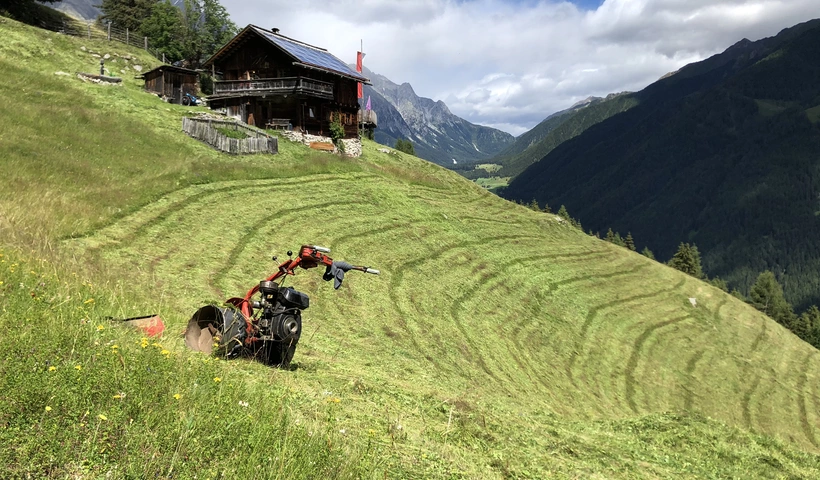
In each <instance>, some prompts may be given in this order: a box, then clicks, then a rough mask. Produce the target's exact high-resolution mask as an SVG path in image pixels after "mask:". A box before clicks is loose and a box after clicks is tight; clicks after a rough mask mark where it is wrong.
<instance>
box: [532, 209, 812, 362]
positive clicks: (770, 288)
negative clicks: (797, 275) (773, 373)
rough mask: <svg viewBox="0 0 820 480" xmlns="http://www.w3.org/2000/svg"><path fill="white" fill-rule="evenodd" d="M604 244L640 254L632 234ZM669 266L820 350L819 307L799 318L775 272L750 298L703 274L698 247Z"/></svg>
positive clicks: (683, 249) (683, 250)
mask: <svg viewBox="0 0 820 480" xmlns="http://www.w3.org/2000/svg"><path fill="white" fill-rule="evenodd" d="M526 206H527V207H529V208H530V209H532V210H535V211H538V212H544V213H552V209H550V206H549V205H545V206H544V208H543V209H542V208H541V207H540V206H539V204H538V201H536V200H533V201H532V202H531V203H529V204H528V205H526ZM556 215H558V216H559V217H561V218H562V219H563V220H564V221H566V222H567V223H568V224H570V225H572V226H573V227H575V228H577V229H579V230H581V231H582V232H583V231H584V230H583V227H582V226H581V221H580V220H577V219H575V218H572V217H571V216H570V215H569V212H568V211H567V208H566V207H565V206H564V205H561V207H560V208H559V209H558V212H557V213H556ZM587 233H588V234H589V235H590V236H594V237H596V238H601V235H600V234H599V233H598V232H593V231H591V230H590V231H589V232H587ZM603 240H606V241H608V242H610V243H614V244H615V245H618V246H620V247H623V248H626V249H628V250H631V251H633V252H637V247H636V245H635V239H634V238H632V233H631V232H627V234H626V237H622V236H621V235H620V234H619V233H618V232H613V231H612V229H611V228H610V229H608V230H607V232H606V235H605V236H604V237H603ZM640 253H641V254H642V255H644V256H645V257H647V258H649V259H652V260H655V261H658V260H657V259H656V258H655V255H654V254H653V253H652V251H651V250H650V249H649V247H644V249H643V250H642V251H641V252H640ZM666 264H667V265H669V266H670V267H672V268H674V269H676V270H679V271H681V272H684V273H686V274H688V275H691V276H693V277H695V278H698V279H700V280H703V281H705V282H708V283H710V284H711V285H713V286H715V287H717V288H719V289H721V290H723V291H724V292H727V293H729V294H731V295H732V296H734V297H737V298H738V299H740V300H743V301H744V302H746V303H748V304H750V305H752V306H753V307H754V308H756V309H757V310H759V311H760V312H762V313H764V314H765V315H767V316H768V317H769V318H771V319H772V320H774V321H776V322H777V323H779V324H781V325H783V326H784V327H786V328H787V329H789V330H790V331H791V332H792V333H794V334H795V335H797V336H798V337H799V338H800V339H801V340H803V341H805V342H807V343H809V344H811V345H812V346H814V347H815V348H817V349H820V308H818V307H817V306H816V305H812V306H810V307H809V308H808V309H806V310H805V311H804V312H802V313H801V314H799V315H798V314H797V313H795V311H794V308H793V307H792V305H791V304H790V303H789V302H788V301H787V300H786V297H785V296H784V295H783V287H782V285H780V283H779V282H778V281H777V278H776V277H775V274H774V273H773V272H772V271H770V270H765V271H763V272H761V273H760V274H759V275H758V276H757V279H756V280H755V282H754V283H753V284H752V286H751V288H750V290H749V295H748V297H747V296H746V295H744V294H743V293H742V292H741V291H739V290H738V289H737V288H733V289H731V291H730V289H729V284H728V283H727V282H726V281H725V280H723V279H721V278H720V277H714V278H712V279H710V278H709V277H708V276H707V275H706V274H705V273H704V272H703V268H702V266H701V254H700V251H699V250H698V247H697V246H696V245H695V244H690V243H684V242H681V243H680V245H679V246H678V249H677V251H676V252H675V254H674V255H673V256H672V258H670V259H669V261H667V262H666Z"/></svg>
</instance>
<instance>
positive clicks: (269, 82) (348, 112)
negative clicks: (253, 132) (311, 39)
mask: <svg viewBox="0 0 820 480" xmlns="http://www.w3.org/2000/svg"><path fill="white" fill-rule="evenodd" d="M204 68H207V69H211V70H212V71H213V72H214V73H215V77H216V79H215V80H214V89H213V95H210V96H209V97H208V105H209V106H210V107H211V108H212V109H220V110H224V111H225V113H226V114H227V115H229V116H232V117H235V118H237V119H239V120H241V121H243V122H246V123H248V124H250V125H255V126H257V127H260V128H291V129H293V130H297V131H302V132H305V133H310V134H314V135H325V136H326V135H328V134H329V132H330V123H331V121H332V119H333V118H336V116H337V115H338V116H339V117H340V118H341V123H342V125H344V130H345V138H353V137H356V136H357V135H358V126H357V114H358V112H359V102H358V83H359V82H362V83H367V84H369V83H370V81H369V80H368V79H367V78H366V77H364V76H362V74H361V73H359V72H356V71H355V70H353V69H351V68H350V67H348V66H347V64H345V63H344V62H343V61H341V60H340V59H338V58H337V57H335V56H334V55H333V54H331V53H330V52H328V51H327V50H325V49H322V48H319V47H315V46H312V45H308V44H306V43H303V42H300V41H298V40H294V39H292V38H288V37H285V36H283V35H280V34H279V31H278V29H273V30H265V29H263V28H260V27H257V26H255V25H248V26H247V27H245V28H244V29H243V30H242V31H241V32H239V34H237V35H236V37H234V38H233V39H231V41H229V42H228V43H227V44H226V45H225V46H223V47H222V48H221V49H220V50H219V51H218V52H216V53H215V54H214V55H213V56H212V57H211V58H209V59H208V60H207V61H206V62H205V63H204Z"/></svg>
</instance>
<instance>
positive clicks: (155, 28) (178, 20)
mask: <svg viewBox="0 0 820 480" xmlns="http://www.w3.org/2000/svg"><path fill="white" fill-rule="evenodd" d="M184 30H185V27H184V25H183V23H182V12H181V11H180V10H179V9H178V8H177V7H175V6H173V5H172V4H171V2H170V0H164V1H160V2H157V3H155V4H154V5H153V8H152V10H151V16H150V17H148V19H147V20H146V21H145V23H143V25H142V26H141V27H140V31H141V33H142V34H143V35H145V36H146V37H148V41H149V43H150V44H151V46H152V47H153V48H154V49H156V50H157V51H158V52H160V53H163V54H165V58H166V60H167V61H168V62H169V63H171V62H175V61H177V60H182V58H183V56H184V54H183V46H182V38H183V35H184Z"/></svg>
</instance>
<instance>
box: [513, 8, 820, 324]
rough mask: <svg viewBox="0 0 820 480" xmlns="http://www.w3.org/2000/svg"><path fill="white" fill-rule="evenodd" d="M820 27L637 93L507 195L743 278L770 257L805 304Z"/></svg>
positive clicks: (813, 278) (817, 179) (816, 268)
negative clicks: (690, 254) (685, 248)
mask: <svg viewBox="0 0 820 480" xmlns="http://www.w3.org/2000/svg"><path fill="white" fill-rule="evenodd" d="M819 44H820V27H819V26H818V21H812V22H807V23H805V24H801V25H798V26H796V27H793V28H791V29H787V30H784V31H783V32H781V34H779V35H778V36H776V37H772V38H768V39H764V40H760V41H758V42H749V41H748V40H744V41H741V42H739V43H738V44H736V45H734V46H733V47H731V48H729V49H728V50H727V51H726V52H724V53H722V54H720V55H716V56H714V57H712V58H710V59H707V60H705V61H703V62H700V63H696V64H692V65H689V66H687V67H685V68H683V69H682V70H680V71H679V72H677V73H676V74H674V75H672V76H670V77H667V78H664V79H662V80H660V81H658V82H656V83H654V84H652V85H650V86H649V87H647V88H646V89H645V90H643V91H642V92H640V93H639V94H637V98H638V99H639V101H640V104H639V105H638V106H636V107H634V108H632V109H630V110H628V111H626V112H624V113H621V114H619V115H616V116H614V117H612V118H610V119H609V120H606V121H604V122H602V123H600V124H598V125H595V126H594V127H592V128H590V129H588V130H587V131H585V132H584V133H583V134H582V135H580V136H578V137H577V138H574V139H572V140H570V141H567V142H565V143H563V144H561V145H560V146H559V147H558V148H556V149H555V150H554V151H553V152H552V153H550V154H549V155H547V156H546V157H545V158H543V159H542V160H540V161H539V162H538V163H536V164H534V165H533V166H532V167H530V168H529V169H528V170H526V171H525V172H524V174H522V175H520V176H519V177H517V178H516V179H515V180H514V181H513V182H512V183H511V184H510V186H509V188H508V189H507V190H506V193H505V195H506V196H507V197H509V198H514V199H520V200H523V201H526V202H529V201H530V200H532V199H533V198H536V199H538V200H539V202H540V203H541V204H542V205H543V204H544V203H549V204H550V205H551V206H553V208H557V206H559V205H561V204H564V205H566V206H567V208H568V209H569V211H570V212H571V214H572V215H573V216H574V217H578V218H580V219H581V220H582V222H583V225H584V226H585V227H586V228H587V229H589V228H591V229H593V230H606V229H607V228H608V227H612V228H613V229H615V230H618V231H621V232H627V231H631V232H632V234H633V236H634V237H635V238H636V240H637V241H638V243H639V244H645V245H648V246H649V247H650V248H651V249H652V250H653V251H655V253H656V254H657V255H658V256H659V257H660V258H669V257H670V256H671V255H672V253H673V252H674V251H675V249H676V248H677V246H678V244H679V243H680V242H694V243H695V244H697V246H698V247H699V248H700V250H701V251H702V252H703V253H704V264H705V269H706V271H707V272H708V274H709V275H710V276H720V277H722V278H724V279H726V280H728V281H729V282H730V284H731V285H733V286H738V287H740V288H741V289H745V288H747V287H748V286H749V285H750V283H751V282H752V281H754V279H755V277H756V276H757V274H758V273H760V272H761V271H763V270H766V269H770V270H772V271H774V272H775V273H776V275H777V276H778V279H779V281H780V283H782V284H783V285H784V288H785V291H786V295H787V298H788V299H789V300H790V301H791V303H792V304H794V305H795V306H797V307H798V308H804V307H806V306H807V305H809V304H811V303H818V302H820V273H818V272H820V246H818V243H817V242H815V241H814V238H817V236H818V234H820V220H818V218H820V217H818V212H820V197H819V196H818V195H820V157H818V156H817V152H818V151H820V126H819V125H818V119H820V115H818V112H820V49H818V48H817V45H819Z"/></svg>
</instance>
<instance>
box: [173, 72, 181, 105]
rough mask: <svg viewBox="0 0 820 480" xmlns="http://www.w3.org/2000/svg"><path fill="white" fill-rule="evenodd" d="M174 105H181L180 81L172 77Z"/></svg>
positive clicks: (178, 78) (177, 77) (176, 76)
mask: <svg viewBox="0 0 820 480" xmlns="http://www.w3.org/2000/svg"><path fill="white" fill-rule="evenodd" d="M174 103H182V79H181V78H180V77H179V75H175V76H174Z"/></svg>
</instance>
